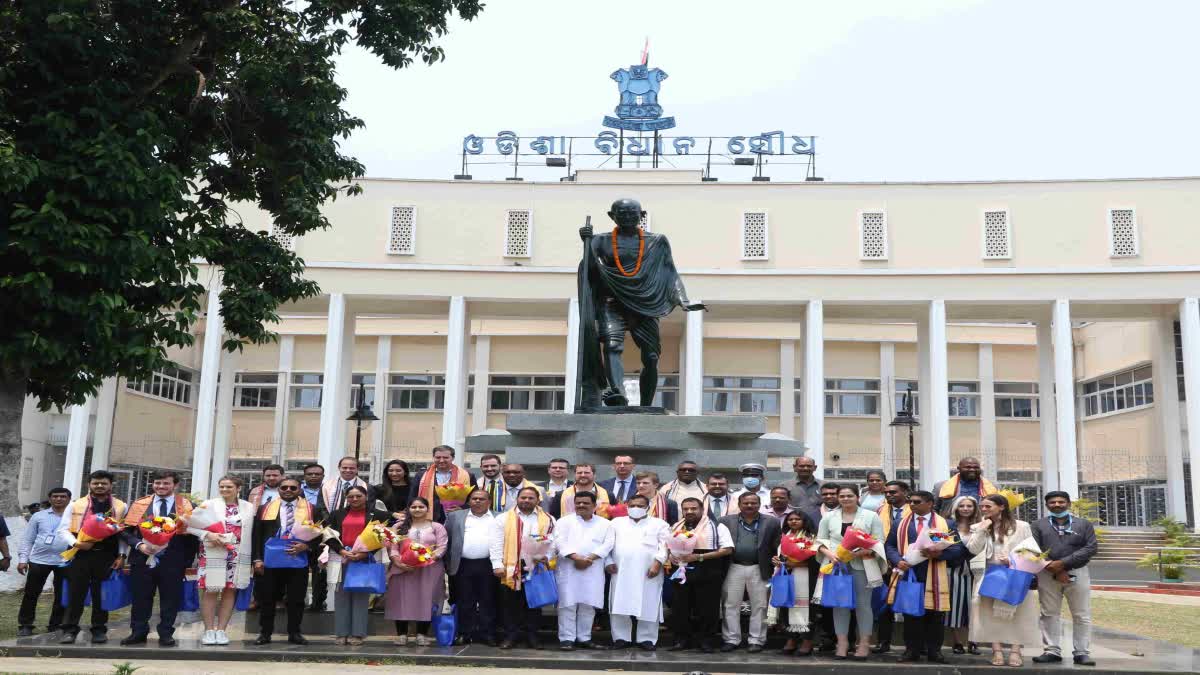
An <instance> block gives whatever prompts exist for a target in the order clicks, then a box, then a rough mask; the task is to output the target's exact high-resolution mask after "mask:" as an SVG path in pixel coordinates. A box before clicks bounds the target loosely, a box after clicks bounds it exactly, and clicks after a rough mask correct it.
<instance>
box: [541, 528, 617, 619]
mask: <svg viewBox="0 0 1200 675" xmlns="http://www.w3.org/2000/svg"><path fill="white" fill-rule="evenodd" d="M554 544H555V548H556V549H558V555H559V557H560V559H559V561H558V568H557V571H556V572H555V575H556V576H555V578H556V580H557V581H558V606H559V607H570V606H572V605H580V604H583V605H590V606H592V607H596V608H601V607H604V558H605V557H606V556H607V555H608V554H609V552H610V551H611V550H612V546H613V530H612V524H611V523H610V522H609V521H607V520H605V519H603V518H601V517H600V516H596V515H593V516H592V518H591V520H584V519H582V518H580V517H579V516H578V515H575V514H572V515H569V516H564V517H563V518H562V519H561V520H559V521H558V523H556V524H555V527H554ZM574 554H578V555H581V556H592V555H594V556H596V558H597V559H596V560H595V561H593V562H592V564H591V565H590V566H588V567H587V568H586V569H582V570H580V569H575V563H574V562H573V561H572V560H569V559H568V556H571V555H574Z"/></svg>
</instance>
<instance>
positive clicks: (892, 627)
mask: <svg viewBox="0 0 1200 675" xmlns="http://www.w3.org/2000/svg"><path fill="white" fill-rule="evenodd" d="M908 489H909V488H908V483H905V482H904V481H902V480H892V481H888V482H887V483H886V484H885V485H884V486H883V500H884V501H883V504H882V505H880V507H879V511H878V513H879V519H880V520H882V521H883V531H884V532H889V533H890V532H891V531H892V526H893V525H895V524H896V523H898V522H900V521H901V520H902V519H904V517H905V516H907V515H908V514H910V513H912V507H910V506H909V505H908ZM895 632H896V613H895V612H893V611H892V608H891V607H885V608H884V610H883V611H882V612H880V614H879V618H877V619H876V620H875V635H876V636H878V638H879V644H877V645H875V646H874V647H872V648H871V653H873V654H886V653H888V652H890V651H892V635H893V634H895Z"/></svg>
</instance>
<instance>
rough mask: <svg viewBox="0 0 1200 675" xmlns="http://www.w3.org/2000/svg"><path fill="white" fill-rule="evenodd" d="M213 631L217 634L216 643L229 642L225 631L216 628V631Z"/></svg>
mask: <svg viewBox="0 0 1200 675" xmlns="http://www.w3.org/2000/svg"><path fill="white" fill-rule="evenodd" d="M214 632H215V633H216V634H217V636H216V637H217V644H219V645H227V644H229V636H228V635H227V634H226V633H225V631H223V630H218V631H214Z"/></svg>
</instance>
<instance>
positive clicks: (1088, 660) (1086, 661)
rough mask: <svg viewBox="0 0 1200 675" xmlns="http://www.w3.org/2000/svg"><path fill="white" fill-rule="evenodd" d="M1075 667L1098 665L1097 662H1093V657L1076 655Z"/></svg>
mask: <svg viewBox="0 0 1200 675" xmlns="http://www.w3.org/2000/svg"><path fill="white" fill-rule="evenodd" d="M1075 665H1077V666H1094V665H1096V662H1095V661H1093V660H1092V657H1090V656H1088V655H1087V654H1076V655H1075Z"/></svg>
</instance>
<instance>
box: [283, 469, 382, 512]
mask: <svg viewBox="0 0 1200 675" xmlns="http://www.w3.org/2000/svg"><path fill="white" fill-rule="evenodd" d="M337 471H338V475H336V476H330V477H329V478H326V479H325V482H324V483H322V484H321V505H322V506H323V507H325V511H326V513H333V512H334V511H337V510H338V509H340V508H343V507H345V506H346V490H349V489H350V488H352V487H354V486H355V485H357V486H358V487H360V488H362V489H364V490H366V491H367V504H368V506H369V505H370V504H371V503H372V502H374V501H375V495H374V494H372V493H373V490H372V489H371V486H370V485H368V484H367V481H365V480H363V479H361V478H359V477H358V460H357V459H355V458H353V457H343V458H341V459H339V460H338V465H337ZM301 496H304V495H303V494H302V495H301Z"/></svg>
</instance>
